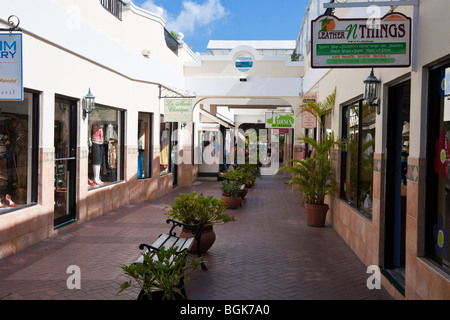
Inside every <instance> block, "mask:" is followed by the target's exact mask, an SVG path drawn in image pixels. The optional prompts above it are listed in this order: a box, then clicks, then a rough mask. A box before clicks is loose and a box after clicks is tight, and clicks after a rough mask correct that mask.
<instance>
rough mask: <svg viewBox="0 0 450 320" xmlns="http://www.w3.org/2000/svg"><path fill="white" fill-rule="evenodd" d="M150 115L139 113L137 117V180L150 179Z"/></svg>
mask: <svg viewBox="0 0 450 320" xmlns="http://www.w3.org/2000/svg"><path fill="white" fill-rule="evenodd" d="M151 150H152V115H151V114H150V113H142V112H139V115H138V152H139V154H138V179H144V178H150V177H151V172H152V170H151V165H152V159H151V154H152V153H151Z"/></svg>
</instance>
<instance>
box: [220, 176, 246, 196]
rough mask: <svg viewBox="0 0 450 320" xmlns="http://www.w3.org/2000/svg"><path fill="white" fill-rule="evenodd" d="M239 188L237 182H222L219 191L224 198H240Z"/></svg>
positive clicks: (239, 185)
mask: <svg viewBox="0 0 450 320" xmlns="http://www.w3.org/2000/svg"><path fill="white" fill-rule="evenodd" d="M241 186H242V184H241V183H239V181H234V180H223V181H222V183H221V186H220V189H221V190H222V193H223V195H224V196H227V197H231V198H237V197H240V196H241V193H242V190H241Z"/></svg>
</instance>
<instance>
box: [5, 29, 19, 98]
mask: <svg viewBox="0 0 450 320" xmlns="http://www.w3.org/2000/svg"><path fill="white" fill-rule="evenodd" d="M22 68H23V64H22V34H21V33H5V34H0V100H15V101H17V100H20V101H21V100H23V77H22V74H23V73H22Z"/></svg>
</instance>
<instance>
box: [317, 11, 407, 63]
mask: <svg viewBox="0 0 450 320" xmlns="http://www.w3.org/2000/svg"><path fill="white" fill-rule="evenodd" d="M311 24H312V27H311V32H312V35H311V39H312V41H311V42H312V43H311V49H312V63H311V66H312V67H313V68H351V67H357V68H366V67H383V68H386V67H397V68H398V67H409V66H410V65H411V19H410V18H408V17H406V16H405V15H403V14H401V13H390V14H387V15H385V16H384V17H382V18H381V19H373V18H370V19H339V18H337V17H335V16H333V15H322V16H320V17H318V18H317V19H316V20H314V21H312V22H311Z"/></svg>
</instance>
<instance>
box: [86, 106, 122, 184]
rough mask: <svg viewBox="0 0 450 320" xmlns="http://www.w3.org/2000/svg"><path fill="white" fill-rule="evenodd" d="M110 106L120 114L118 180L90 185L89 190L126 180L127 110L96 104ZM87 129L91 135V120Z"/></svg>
mask: <svg viewBox="0 0 450 320" xmlns="http://www.w3.org/2000/svg"><path fill="white" fill-rule="evenodd" d="M99 107H100V108H108V109H112V110H114V111H116V112H118V114H119V119H117V124H118V131H117V135H118V139H117V145H118V151H117V154H118V156H117V166H118V167H119V168H118V169H117V173H116V174H117V178H116V181H111V182H110V181H105V182H107V183H104V184H102V185H93V186H88V191H90V190H96V189H99V188H104V187H108V186H110V185H113V184H117V183H121V182H123V181H124V180H125V141H126V140H125V133H126V130H125V123H126V120H125V119H126V111H125V110H123V109H119V108H115V107H111V106H107V105H100V104H96V105H95V108H99ZM87 127H88V128H87V130H88V133H87V134H88V137H90V130H91V125H90V122H89V121H88V126H87ZM91 157H92V155H91V152H90V153H89V156H88V164H89V165H88V177H90V176H91V175H90V174H91V172H90V171H89V170H90V169H89V168H91V167H92V166H91V163H90V160H91Z"/></svg>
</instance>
